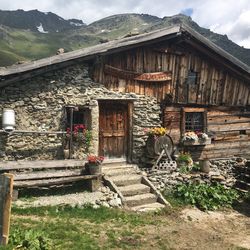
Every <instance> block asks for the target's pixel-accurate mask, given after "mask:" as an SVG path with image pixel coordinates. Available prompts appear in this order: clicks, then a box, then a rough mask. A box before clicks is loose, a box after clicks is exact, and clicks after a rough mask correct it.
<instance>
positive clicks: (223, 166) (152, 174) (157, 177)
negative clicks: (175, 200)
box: [142, 158, 247, 191]
mask: <svg viewBox="0 0 250 250" xmlns="http://www.w3.org/2000/svg"><path fill="white" fill-rule="evenodd" d="M246 162H247V161H246V160H245V159H243V158H231V159H225V160H212V161H211V166H210V172H209V173H208V174H206V173H202V172H199V171H191V172H189V173H182V172H181V169H180V168H178V167H175V168H174V167H172V168H169V169H168V170H165V171H162V170H151V169H142V170H143V171H145V172H146V175H147V176H148V179H149V180H150V181H151V182H152V183H153V184H154V185H155V186H156V188H157V189H158V190H160V191H163V190H165V189H172V188H174V187H175V186H177V185H179V184H188V183H194V182H195V183H207V184H210V183H213V182H219V183H221V184H222V185H225V186H227V187H232V186H234V184H235V182H236V180H237V172H236V171H235V167H237V166H241V165H242V164H245V163H246Z"/></svg>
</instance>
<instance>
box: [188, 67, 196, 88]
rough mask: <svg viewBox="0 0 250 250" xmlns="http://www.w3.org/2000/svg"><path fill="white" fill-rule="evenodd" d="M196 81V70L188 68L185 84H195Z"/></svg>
mask: <svg viewBox="0 0 250 250" xmlns="http://www.w3.org/2000/svg"><path fill="white" fill-rule="evenodd" d="M197 83H198V72H195V71H193V70H189V71H188V76H187V84H189V85H195V84H197Z"/></svg>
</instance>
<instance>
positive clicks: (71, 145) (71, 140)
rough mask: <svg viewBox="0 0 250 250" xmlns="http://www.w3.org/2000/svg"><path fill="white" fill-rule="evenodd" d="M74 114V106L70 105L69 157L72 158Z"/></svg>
mask: <svg viewBox="0 0 250 250" xmlns="http://www.w3.org/2000/svg"><path fill="white" fill-rule="evenodd" d="M73 116H74V107H70V138H69V159H72V153H73V119H74V118H73Z"/></svg>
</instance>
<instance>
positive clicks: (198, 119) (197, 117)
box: [185, 112, 204, 132]
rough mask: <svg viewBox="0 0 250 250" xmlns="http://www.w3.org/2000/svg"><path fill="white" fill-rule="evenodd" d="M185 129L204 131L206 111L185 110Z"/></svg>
mask: <svg viewBox="0 0 250 250" xmlns="http://www.w3.org/2000/svg"><path fill="white" fill-rule="evenodd" d="M185 131H186V132H187V131H194V132H204V113H203V112H185Z"/></svg>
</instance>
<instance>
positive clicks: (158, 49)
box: [93, 42, 250, 106]
mask: <svg viewBox="0 0 250 250" xmlns="http://www.w3.org/2000/svg"><path fill="white" fill-rule="evenodd" d="M179 50H181V53H180V52H179ZM177 52H178V53H177ZM104 65H110V66H112V67H115V68H118V69H121V70H126V71H132V72H138V73H150V72H161V71H170V72H172V79H171V80H170V81H166V82H162V83H160V82H141V81H136V80H134V79H124V78H123V80H125V88H124V87H123V88H122V89H120V87H119V84H118V83H120V79H119V76H112V75H110V74H107V73H105V72H104V67H103V66H104ZM189 70H193V71H195V72H198V81H197V84H194V85H190V86H188V85H187V82H186V79H187V75H188V71H189ZM93 78H94V80H95V81H97V82H100V83H103V84H104V85H105V86H106V87H107V88H109V89H112V90H117V91H118V90H120V91H122V92H134V93H136V94H142V95H148V96H154V97H156V98H157V100H158V101H159V102H160V101H162V100H163V99H164V98H165V96H166V94H168V93H171V94H172V96H173V100H174V101H173V103H174V102H175V103H180V104H188V103H189V104H200V105H216V106H221V105H225V106H245V105H250V82H249V80H242V79H243V78H242V74H240V73H239V74H238V75H236V74H235V73H232V72H230V70H229V69H227V68H225V67H223V66H220V64H219V62H218V61H216V60H214V61H213V60H212V59H209V58H208V57H206V56H205V55H204V54H202V53H200V52H198V51H197V49H196V50H195V49H194V48H193V47H191V45H187V44H186V45H185V46H184V45H183V44H182V47H181V48H180V47H178V45H174V44H168V43H167V42H165V43H164V42H163V43H159V44H155V45H151V46H148V47H146V46H144V47H143V46H142V47H139V48H137V49H131V50H128V51H126V52H120V53H117V54H114V55H110V56H106V57H105V58H104V59H103V61H102V63H101V65H97V66H96V67H95V68H94V74H93ZM120 78H121V77H120Z"/></svg>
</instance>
